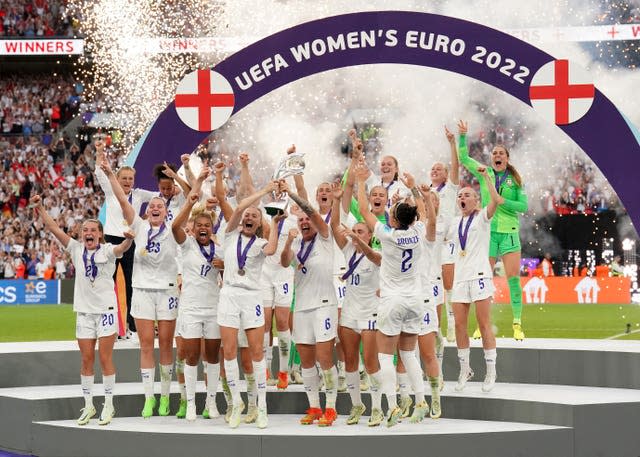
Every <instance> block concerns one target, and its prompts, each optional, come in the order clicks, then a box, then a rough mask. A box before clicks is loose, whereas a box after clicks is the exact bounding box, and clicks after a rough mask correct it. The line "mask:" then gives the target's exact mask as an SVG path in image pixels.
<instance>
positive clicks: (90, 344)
mask: <svg viewBox="0 0 640 457" xmlns="http://www.w3.org/2000/svg"><path fill="white" fill-rule="evenodd" d="M30 203H31V205H33V207H34V209H35V211H36V213H37V214H38V215H39V216H40V217H41V218H42V221H43V222H44V224H45V227H46V228H47V229H48V230H49V231H50V232H51V233H53V235H54V236H55V237H56V238H57V240H58V241H59V242H60V243H61V244H62V246H64V248H65V249H66V250H67V252H69V254H70V255H71V261H72V262H73V265H74V266H75V268H76V271H77V272H82V273H81V274H77V275H76V280H75V283H74V289H73V295H74V300H73V310H74V311H75V312H76V313H77V316H76V338H77V340H78V347H79V348H80V355H81V357H82V365H81V368H80V382H81V385H82V393H83V395H84V402H85V404H84V408H82V414H81V415H80V417H79V418H78V421H77V422H78V425H86V424H87V423H89V420H90V419H91V418H92V417H93V416H95V414H96V408H95V407H94V405H93V378H94V374H93V363H94V359H95V349H96V341H99V345H98V352H99V354H100V367H101V369H102V383H103V384H104V406H103V408H102V412H101V413H100V421H99V422H98V424H100V425H106V424H108V423H109V422H111V419H112V418H113V416H114V415H115V410H114V408H113V389H114V386H115V383H116V369H115V366H114V364H113V344H114V342H115V339H116V334H117V331H118V311H117V308H118V304H117V300H116V294H115V290H114V285H113V273H114V272H115V269H116V258H120V257H122V254H123V253H124V252H126V251H127V249H129V248H130V247H131V241H132V239H133V234H132V233H131V232H124V233H123V235H124V236H125V240H124V241H122V242H121V243H120V244H118V245H116V246H114V245H112V244H110V243H104V234H103V229H102V224H101V223H100V222H99V221H97V220H95V219H87V220H85V221H84V222H83V224H82V235H81V236H82V239H81V241H76V240H74V239H73V238H71V237H70V236H69V235H67V234H66V233H65V232H64V231H63V230H62V229H61V228H60V227H59V226H58V224H57V223H56V222H55V221H54V220H53V218H52V217H51V216H50V215H49V214H48V213H47V212H46V210H45V209H44V208H43V207H42V200H41V198H40V196H39V195H35V196H33V197H31V200H30Z"/></svg>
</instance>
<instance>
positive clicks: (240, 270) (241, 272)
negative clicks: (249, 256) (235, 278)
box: [238, 268, 244, 276]
mask: <svg viewBox="0 0 640 457" xmlns="http://www.w3.org/2000/svg"><path fill="white" fill-rule="evenodd" d="M238 274H239V275H240V276H244V269H242V268H240V269H239V270H238Z"/></svg>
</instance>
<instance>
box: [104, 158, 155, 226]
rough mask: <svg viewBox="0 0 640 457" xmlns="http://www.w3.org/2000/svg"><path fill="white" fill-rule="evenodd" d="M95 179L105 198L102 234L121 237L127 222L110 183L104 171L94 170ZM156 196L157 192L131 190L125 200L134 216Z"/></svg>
mask: <svg viewBox="0 0 640 457" xmlns="http://www.w3.org/2000/svg"><path fill="white" fill-rule="evenodd" d="M95 174H96V178H97V180H98V183H99V184H100V187H102V191H103V192H104V196H105V200H104V202H105V209H106V213H105V222H104V234H105V235H110V236H119V237H122V236H123V232H125V231H126V230H127V226H128V224H127V221H126V220H125V218H124V215H123V214H122V208H121V207H120V203H119V202H118V199H117V198H116V196H115V194H114V193H113V188H112V187H111V182H110V181H109V178H107V175H105V173H104V171H102V169H100V168H96V173H95ZM156 195H158V193H157V192H151V191H150V190H144V189H132V190H131V192H130V193H129V195H127V200H129V203H131V206H133V209H134V211H135V213H136V214H140V208H142V205H143V204H144V203H148V202H149V200H151V199H152V198H153V197H155V196H156Z"/></svg>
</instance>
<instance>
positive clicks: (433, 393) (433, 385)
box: [427, 376, 440, 402]
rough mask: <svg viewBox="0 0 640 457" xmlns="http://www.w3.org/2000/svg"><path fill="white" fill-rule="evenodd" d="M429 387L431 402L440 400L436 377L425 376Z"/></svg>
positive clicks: (438, 381) (438, 383) (438, 384)
mask: <svg viewBox="0 0 640 457" xmlns="http://www.w3.org/2000/svg"><path fill="white" fill-rule="evenodd" d="M427 378H428V379H429V386H430V387H431V402H433V401H434V400H440V380H439V379H438V377H437V376H427Z"/></svg>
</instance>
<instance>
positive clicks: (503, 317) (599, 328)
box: [469, 304, 640, 340]
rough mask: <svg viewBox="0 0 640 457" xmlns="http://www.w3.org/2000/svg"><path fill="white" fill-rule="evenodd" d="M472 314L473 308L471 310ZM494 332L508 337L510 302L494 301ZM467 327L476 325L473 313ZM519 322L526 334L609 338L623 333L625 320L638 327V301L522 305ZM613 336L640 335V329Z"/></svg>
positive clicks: (632, 328)
mask: <svg viewBox="0 0 640 457" xmlns="http://www.w3.org/2000/svg"><path fill="white" fill-rule="evenodd" d="M472 314H473V312H472ZM491 316H492V320H493V323H494V325H495V326H496V327H497V328H498V330H497V332H496V336H498V337H510V336H512V335H513V333H512V330H511V322H512V316H511V306H510V305H493V308H492V312H491ZM469 320H470V321H471V320H473V323H470V325H469V327H470V328H471V331H473V329H474V328H475V316H474V317H473V319H472V318H471V316H470V318H469ZM522 323H523V329H524V331H525V334H526V336H527V337H528V338H595V339H600V338H608V337H612V336H614V335H618V334H624V333H625V331H626V326H627V323H629V324H631V331H634V330H640V306H638V305H585V304H574V305H550V304H543V305H524V309H523V311H522ZM616 339H633V340H639V339H640V331H638V332H635V333H630V334H628V335H623V336H621V337H619V338H616Z"/></svg>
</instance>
